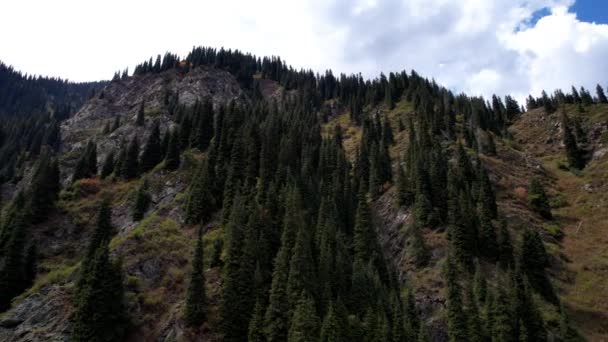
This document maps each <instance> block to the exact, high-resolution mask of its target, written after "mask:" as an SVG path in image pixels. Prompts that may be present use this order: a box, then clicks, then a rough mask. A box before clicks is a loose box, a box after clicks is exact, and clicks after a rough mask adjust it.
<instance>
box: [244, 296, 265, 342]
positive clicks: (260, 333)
mask: <svg viewBox="0 0 608 342" xmlns="http://www.w3.org/2000/svg"><path fill="white" fill-rule="evenodd" d="M264 309H265V307H264V304H262V301H261V300H260V298H258V299H257V301H256V303H255V307H254V309H253V317H252V318H251V320H250V321H249V331H248V333H247V341H249V342H265V341H266V335H265V334H264Z"/></svg>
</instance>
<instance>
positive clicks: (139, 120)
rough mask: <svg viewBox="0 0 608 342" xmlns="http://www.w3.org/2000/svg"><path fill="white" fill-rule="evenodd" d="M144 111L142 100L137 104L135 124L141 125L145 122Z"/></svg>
mask: <svg viewBox="0 0 608 342" xmlns="http://www.w3.org/2000/svg"><path fill="white" fill-rule="evenodd" d="M145 120H146V118H145V113H144V101H142V102H141V104H140V105H139V109H138V110H137V117H136V118H135V124H136V125H137V126H143V125H144V123H145Z"/></svg>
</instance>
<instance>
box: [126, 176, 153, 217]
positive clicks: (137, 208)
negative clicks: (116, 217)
mask: <svg viewBox="0 0 608 342" xmlns="http://www.w3.org/2000/svg"><path fill="white" fill-rule="evenodd" d="M150 202H151V198H150V194H148V181H146V180H144V181H143V183H142V184H141V186H139V187H138V188H137V191H136V193H135V200H134V201H133V206H132V208H131V216H132V217H133V221H139V220H141V219H142V218H144V214H145V213H146V211H148V207H149V206H150Z"/></svg>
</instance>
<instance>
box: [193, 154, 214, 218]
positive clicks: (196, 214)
mask: <svg viewBox="0 0 608 342" xmlns="http://www.w3.org/2000/svg"><path fill="white" fill-rule="evenodd" d="M214 182H215V177H213V170H212V168H211V166H210V165H209V162H208V158H205V159H203V162H202V163H201V166H200V167H199V169H198V171H197V172H196V174H195V176H194V179H193V180H192V183H191V184H190V187H189V189H188V193H187V196H188V197H187V199H186V222H187V223H191V224H194V223H198V222H201V221H202V222H205V221H207V220H208V219H209V218H210V217H211V214H212V213H213V211H214V210H215V208H216V201H215V198H214V196H213V193H212V190H213V184H214Z"/></svg>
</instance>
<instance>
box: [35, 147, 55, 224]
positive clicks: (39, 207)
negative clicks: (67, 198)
mask: <svg viewBox="0 0 608 342" xmlns="http://www.w3.org/2000/svg"><path fill="white" fill-rule="evenodd" d="M60 189H61V183H60V175H59V166H58V163H57V160H55V159H50V158H49V157H48V156H46V155H45V156H41V157H40V160H39V162H38V165H37V167H36V169H35V171H34V175H33V178H32V183H31V186H30V189H29V196H28V197H29V214H30V217H31V220H32V222H33V223H39V222H42V221H44V220H45V219H46V217H47V216H48V214H49V212H50V211H51V210H52V209H53V207H54V203H55V201H56V200H57V199H58V197H59V190H60Z"/></svg>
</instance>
